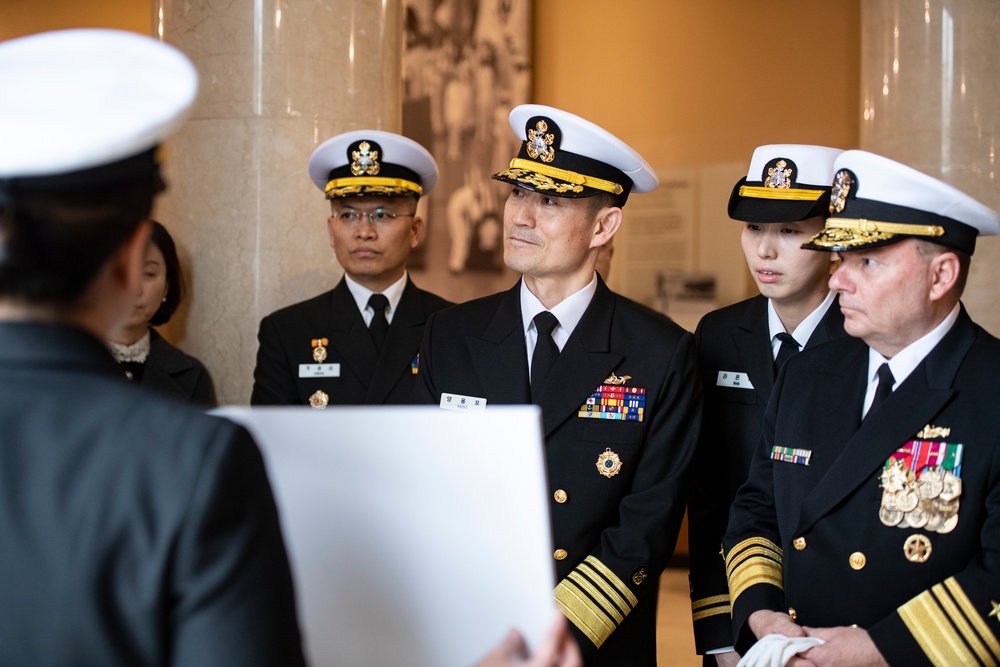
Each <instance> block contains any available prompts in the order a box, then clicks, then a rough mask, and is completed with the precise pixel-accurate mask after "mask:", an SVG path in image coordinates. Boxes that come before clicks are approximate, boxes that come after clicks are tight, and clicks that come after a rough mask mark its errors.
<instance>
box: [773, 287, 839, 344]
mask: <svg viewBox="0 0 1000 667" xmlns="http://www.w3.org/2000/svg"><path fill="white" fill-rule="evenodd" d="M836 298H837V293H836V292H834V291H833V290H830V291H829V292H827V293H826V298H825V299H823V303H821V304H819V305H818V306H817V307H816V309H815V310H814V311H812V312H811V313H809V314H808V315H806V317H805V319H803V320H802V321H801V322H799V326H797V327H795V330H794V331H789V332H788V333H790V334H791V335H792V338H794V339H795V342H796V343H798V344H799V348H804V347H805V346H806V343H808V342H809V338H810V337H812V335H813V332H814V331H816V327H818V326H819V323H820V322H821V321H822V320H823V318H824V317H826V311H828V310H830V305H831V304H832V303H833V300H834V299H836ZM767 328H768V331H769V332H770V334H771V341H772V342H773V341H774V337H775V336H777V335H778V334H779V333H782V332H783V331H784V330H785V325H783V324H782V323H781V318H779V317H778V313H777V312H776V311H775V310H774V304H773V303H771V300H770V299H768V300H767Z"/></svg>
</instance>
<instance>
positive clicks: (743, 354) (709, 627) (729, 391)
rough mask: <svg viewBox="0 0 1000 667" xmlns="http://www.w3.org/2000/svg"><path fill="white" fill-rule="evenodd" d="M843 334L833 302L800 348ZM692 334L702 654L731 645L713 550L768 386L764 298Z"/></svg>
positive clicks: (695, 593) (695, 557)
mask: <svg viewBox="0 0 1000 667" xmlns="http://www.w3.org/2000/svg"><path fill="white" fill-rule="evenodd" d="M844 335H845V334H844V315H843V313H841V312H840V307H839V306H838V304H837V301H836V300H835V301H834V302H833V303H832V304H831V305H830V308H829V310H827V311H826V315H824V316H823V319H822V320H820V323H819V324H818V325H817V326H816V328H815V329H814V330H813V332H812V335H811V336H809V340H808V341H806V344H805V347H804V349H808V348H812V347H815V346H817V345H819V344H821V343H825V342H827V341H830V340H833V339H836V338H840V337H841V336H844ZM694 337H695V344H696V345H697V346H698V366H699V368H700V370H701V379H702V382H703V383H704V386H705V412H704V418H703V420H702V427H701V437H700V439H699V443H698V452H697V454H696V455H695V463H694V466H693V475H692V484H691V502H690V504H689V506H688V547H689V549H690V556H691V609H692V617H693V618H694V635H695V645H696V647H697V649H698V652H699V653H704V652H705V651H710V650H713V649H717V648H723V647H726V646H730V645H732V636H733V630H732V620H731V618H730V605H729V585H728V583H727V581H726V566H725V563H724V562H723V560H722V555H721V553H720V552H721V546H722V536H723V534H724V533H725V532H726V523H727V522H728V520H729V507H730V505H732V502H733V498H735V497H736V491H737V489H739V488H740V486H741V485H742V484H743V482H744V481H746V478H747V472H748V471H749V470H750V459H751V458H752V456H753V451H754V448H755V447H756V445H757V441H758V440H759V439H760V431H761V427H762V425H763V422H764V408H765V407H766V406H767V400H768V398H769V397H770V396H771V387H772V386H773V385H774V363H773V357H772V355H771V334H770V329H769V327H768V322H767V298H766V297H764V296H760V295H758V296H755V297H753V298H751V299H747V300H746V301H741V302H739V303H736V304H733V305H731V306H727V307H725V308H720V309H719V310H716V311H713V312H711V313H709V314H707V315H705V317H704V318H702V320H701V322H700V323H699V324H698V329H697V330H696V331H695V334H694ZM720 372H723V373H728V374H729V376H730V377H733V374H734V373H735V374H742V375H743V376H744V378H745V379H748V380H749V384H750V385H752V386H753V388H752V389H749V388H741V387H738V386H719V373H720ZM740 384H741V385H742V386H743V387H746V386H747V382H746V381H742V382H740Z"/></svg>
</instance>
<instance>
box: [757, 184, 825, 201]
mask: <svg viewBox="0 0 1000 667" xmlns="http://www.w3.org/2000/svg"><path fill="white" fill-rule="evenodd" d="M825 193H826V190H804V189H802V188H789V189H787V190H785V189H782V188H762V187H760V186H756V185H741V186H740V197H752V198H754V199H782V200H786V201H816V200H817V199H819V198H820V197H822V196H823V195H824V194H825Z"/></svg>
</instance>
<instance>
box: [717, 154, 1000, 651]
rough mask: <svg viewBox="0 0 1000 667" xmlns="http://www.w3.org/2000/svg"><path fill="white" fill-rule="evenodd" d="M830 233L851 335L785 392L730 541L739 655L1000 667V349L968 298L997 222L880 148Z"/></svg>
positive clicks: (831, 221) (839, 185)
mask: <svg viewBox="0 0 1000 667" xmlns="http://www.w3.org/2000/svg"><path fill="white" fill-rule="evenodd" d="M835 168H836V176H835V180H834V184H833V191H832V195H831V201H830V211H831V213H830V217H829V218H828V220H827V222H826V226H825V228H824V230H823V231H822V232H821V233H820V234H818V235H816V236H815V237H814V238H813V239H811V240H810V241H809V242H808V243H807V244H806V246H805V247H807V248H812V249H814V250H819V251H831V252H835V253H837V255H838V256H839V258H840V259H841V265H840V267H839V268H838V269H837V271H836V273H834V275H833V276H832V277H831V279H830V287H831V288H832V289H833V290H835V291H836V292H837V293H838V294H839V303H840V309H841V311H842V312H843V313H844V328H845V330H846V331H847V333H848V334H850V335H849V336H847V337H844V338H841V339H840V340H837V341H833V342H831V343H828V344H826V345H822V346H820V347H817V348H815V349H813V350H805V351H803V352H802V353H800V354H798V355H796V356H794V357H792V358H791V359H790V360H789V361H788V363H787V364H786V366H785V369H784V371H783V372H782V374H781V375H780V376H779V378H778V382H777V384H776V386H775V388H774V391H773V393H772V396H771V401H770V403H769V405H768V408H767V414H766V417H765V422H764V433H763V436H762V439H761V442H760V445H759V446H758V448H757V450H756V451H755V453H754V459H753V463H752V466H751V470H750V475H749V478H748V480H747V483H746V485H744V486H743V487H742V488H741V489H740V491H739V494H738V495H737V497H736V500H735V503H734V505H733V510H732V513H731V516H730V522H729V528H728V531H727V534H726V537H725V539H724V546H725V553H726V565H727V571H728V575H729V588H730V593H731V595H732V599H733V621H734V624H735V627H734V630H735V633H736V639H737V643H736V647H737V649H738V650H740V651H741V652H742V651H743V650H745V649H747V648H748V647H749V646H750V645H751V644H753V642H754V641H756V640H757V639H759V638H763V637H765V636H766V635H768V634H772V633H775V634H781V635H786V636H789V637H795V636H805V635H809V636H814V637H818V638H820V639H823V640H825V642H826V643H825V644H822V645H820V646H815V647H813V648H810V649H808V650H806V651H804V652H802V653H801V654H800V656H799V657H797V658H794V659H793V660H792V661H791V662H790V663H788V664H790V665H795V664H805V665H826V664H850V665H883V664H893V665H972V664H996V663H997V662H998V661H1000V632H998V629H1000V628H998V627H997V623H998V619H997V613H998V611H997V610H998V609H1000V593H998V592H1000V421H998V420H997V419H996V418H995V417H993V415H994V413H995V411H996V400H995V397H994V393H993V392H992V391H991V388H992V387H993V385H994V384H995V381H996V378H997V377H998V375H1000V341H998V340H997V339H996V338H994V337H993V336H991V335H990V334H988V333H986V331H984V330H983V329H982V328H980V327H979V326H977V325H976V324H975V323H974V322H973V321H972V320H971V319H970V317H969V315H968V313H966V311H965V309H964V308H963V306H962V304H961V302H960V297H961V295H962V290H963V288H964V286H965V282H966V279H967V277H968V271H969V264H970V256H971V255H972V253H973V250H974V249H975V244H976V238H977V237H978V236H984V235H993V234H997V233H1000V222H998V218H997V214H996V212H994V211H993V210H991V209H989V208H987V207H986V206H983V205H982V204H980V203H979V202H977V201H975V200H974V199H972V198H971V197H969V196H967V195H965V194H963V193H962V192H960V191H958V190H957V189H955V188H953V187H951V186H949V185H947V184H945V183H942V182H941V181H938V180H936V179H934V178H931V177H930V176H927V175H925V174H922V173H920V172H918V171H915V170H913V169H911V168H909V167H907V166H905V165H902V164H899V163H898V162H894V161H892V160H889V159H886V158H884V157H880V156H878V155H873V154H871V153H867V152H864V151H847V152H845V153H843V154H842V155H840V157H838V158H837V161H836V163H835Z"/></svg>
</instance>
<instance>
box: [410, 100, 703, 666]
mask: <svg viewBox="0 0 1000 667" xmlns="http://www.w3.org/2000/svg"><path fill="white" fill-rule="evenodd" d="M510 124H511V127H512V128H513V129H514V131H515V133H517V135H518V136H519V138H520V139H521V140H522V141H523V144H522V146H521V150H520V152H519V154H518V156H517V157H516V158H514V159H513V160H512V161H511V163H510V167H509V168H508V169H504V170H503V171H501V172H499V173H498V174H496V175H495V176H494V178H496V179H498V180H500V181H503V182H505V183H508V184H510V186H511V191H510V195H509V196H508V198H507V202H506V205H505V208H504V262H505V263H506V265H507V266H508V267H510V268H511V269H513V270H515V271H517V272H519V273H521V274H522V276H523V277H522V279H521V280H519V281H518V283H517V284H516V285H514V287H513V288H511V289H510V290H509V291H507V292H502V293H500V294H495V295H493V296H489V297H485V298H482V299H477V300H474V301H471V302H469V303H466V304H462V305H460V306H456V307H454V308H449V309H448V310H445V311H441V312H439V313H437V314H435V315H434V316H433V317H432V318H431V319H430V320H429V321H428V323H427V330H426V331H425V334H424V342H423V344H422V345H421V348H420V350H421V351H420V360H421V366H422V368H421V374H420V378H418V381H417V386H416V391H415V396H416V398H417V399H418V401H419V402H424V403H434V404H438V405H441V407H443V408H448V407H452V406H455V405H460V404H462V402H463V400H464V404H465V405H472V406H476V405H478V406H479V407H483V408H486V407H488V406H494V405H503V404H518V403H535V404H537V405H539V406H541V408H542V422H543V423H542V427H543V432H544V436H545V454H546V462H547V468H548V478H549V484H550V488H551V491H552V500H551V513H552V523H553V531H554V535H553V537H554V546H555V551H554V552H553V555H552V557H553V559H554V565H555V568H556V573H557V579H558V581H559V583H558V585H557V586H556V590H555V598H556V601H557V603H558V604H559V606H560V607H561V608H562V610H563V612H564V613H565V614H566V616H567V617H568V618H569V620H570V622H571V623H572V625H573V630H574V633H575V635H576V637H577V640H578V641H579V643H580V645H581V648H582V650H583V653H584V658H585V661H586V664H587V665H615V666H616V667H627V666H629V665H637V666H639V665H641V666H646V665H648V666H653V665H655V664H656V603H657V593H658V588H659V575H660V572H661V571H662V570H663V568H664V566H665V565H666V563H667V560H668V559H669V557H670V554H671V552H672V549H673V546H674V543H675V540H676V538H677V532H678V530H679V527H680V522H681V519H682V516H683V513H684V504H685V497H684V496H685V493H684V487H683V483H682V482H683V476H684V474H685V472H686V469H687V466H688V463H689V461H690V458H691V456H692V455H693V453H694V446H695V442H696V439H697V432H698V425H699V423H700V419H701V414H700V413H701V410H700V406H701V383H700V381H699V379H698V375H697V371H696V364H695V354H694V341H693V338H692V336H691V334H689V333H687V332H685V331H684V330H682V329H681V328H680V327H678V326H677V325H675V324H674V323H673V322H671V321H670V320H668V319H667V318H665V317H663V316H662V315H660V314H658V313H655V312H653V311H651V310H648V309H646V308H644V307H642V306H640V305H638V304H636V303H633V302H632V301H629V300H628V299H625V298H624V297H621V296H618V295H617V294H614V293H613V292H611V291H610V290H609V289H608V288H607V287H606V286H605V284H604V281H603V280H602V279H601V278H600V276H598V275H597V273H596V271H595V266H596V264H597V256H598V252H599V251H600V248H601V246H603V245H605V244H606V243H607V242H608V241H609V240H610V239H611V237H612V236H614V234H615V232H616V231H617V230H618V227H619V225H620V224H621V220H622V206H623V205H624V204H625V201H626V199H627V197H628V195H629V192H630V191H633V190H634V191H636V192H646V191H649V190H652V189H653V188H654V187H656V185H657V179H656V175H655V174H654V173H653V170H652V169H650V167H649V165H648V164H646V162H645V161H644V160H643V159H642V158H641V157H640V156H639V155H638V154H637V153H636V152H635V151H634V150H632V149H631V148H629V147H628V146H627V145H625V144H624V143H623V142H622V141H620V140H619V139H617V138H616V137H614V136H612V135H611V134H609V133H608V132H606V131H605V130H603V129H601V128H600V127H597V126H596V125H594V124H592V123H590V122H588V121H586V120H584V119H582V118H579V117H577V116H574V115H572V114H569V113H566V112H565V111H560V110H558V109H553V108H551V107H545V106H538V105H523V106H519V107H517V108H515V109H514V110H513V111H512V112H511V114H510ZM473 444H474V443H473ZM509 474H511V475H516V474H517V462H516V461H512V462H511V469H510V471H509Z"/></svg>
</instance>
